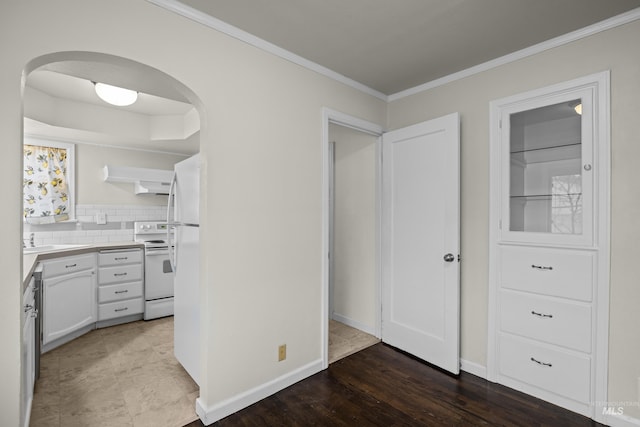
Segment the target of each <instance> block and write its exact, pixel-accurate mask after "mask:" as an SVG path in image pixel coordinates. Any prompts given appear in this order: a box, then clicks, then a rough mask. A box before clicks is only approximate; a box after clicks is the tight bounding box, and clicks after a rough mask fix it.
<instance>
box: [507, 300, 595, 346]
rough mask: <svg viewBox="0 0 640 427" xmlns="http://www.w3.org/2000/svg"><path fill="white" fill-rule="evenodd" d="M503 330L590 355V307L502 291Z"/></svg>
mask: <svg viewBox="0 0 640 427" xmlns="http://www.w3.org/2000/svg"><path fill="white" fill-rule="evenodd" d="M500 329H501V330H503V331H506V332H511V333H513V334H517V335H521V336H524V337H528V338H533V339H536V340H539V341H544V342H547V343H551V344H557V345H560V346H564V347H568V348H571V349H574V350H579V351H583V352H585V353H591V305H590V304H586V303H579V302H571V301H567V300H559V299H555V298H547V297H541V296H536V295H531V294H523V293H521V292H517V291H508V290H502V291H501V292H500Z"/></svg>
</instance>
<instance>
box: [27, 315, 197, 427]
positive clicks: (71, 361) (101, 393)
mask: <svg viewBox="0 0 640 427" xmlns="http://www.w3.org/2000/svg"><path fill="white" fill-rule="evenodd" d="M198 395H199V391H198V386H197V385H196V384H195V383H194V382H193V380H192V379H191V378H190V377H189V375H188V374H187V373H186V371H184V369H183V368H182V366H180V364H179V363H178V361H177V360H176V359H175V357H174V356H173V317H166V318H163V319H156V320H152V321H147V322H145V321H139V322H132V323H127V324H124V325H119V326H113V327H110V328H104V329H98V330H95V331H91V332H89V333H88V334H86V335H83V336H82V337H80V338H78V339H76V340H74V341H72V342H69V343H67V344H65V345H63V346H61V347H58V348H56V349H54V350H52V351H50V352H48V353H46V354H44V355H43V356H42V358H41V370H40V379H39V380H38V382H37V383H36V390H35V395H34V399H33V407H32V411H31V423H30V425H31V426H32V427H39V426H46V427H58V426H60V427H72V426H78V427H85V426H91V427H94V426H118V427H125V426H134V427H138V426H154V427H162V426H166V427H180V426H183V425H185V424H188V423H190V422H191V421H194V420H196V419H197V415H196V413H195V400H196V398H197V397H198Z"/></svg>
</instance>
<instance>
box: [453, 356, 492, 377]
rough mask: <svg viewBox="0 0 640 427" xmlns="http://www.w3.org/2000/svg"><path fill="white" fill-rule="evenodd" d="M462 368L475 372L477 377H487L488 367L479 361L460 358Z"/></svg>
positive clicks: (462, 369) (471, 372)
mask: <svg viewBox="0 0 640 427" xmlns="http://www.w3.org/2000/svg"><path fill="white" fill-rule="evenodd" d="M460 370H461V371H465V372H468V373H470V374H473V375H475V376H476V377H480V378H482V379H485V380H486V379H487V367H486V366H482V365H480V364H478V363H475V362H470V361H468V360H464V359H460Z"/></svg>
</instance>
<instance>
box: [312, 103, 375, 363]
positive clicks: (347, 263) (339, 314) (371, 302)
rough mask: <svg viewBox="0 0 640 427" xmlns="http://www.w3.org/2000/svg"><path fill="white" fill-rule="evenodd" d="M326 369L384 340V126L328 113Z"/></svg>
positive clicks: (326, 134) (326, 164) (325, 242)
mask: <svg viewBox="0 0 640 427" xmlns="http://www.w3.org/2000/svg"><path fill="white" fill-rule="evenodd" d="M324 125H325V134H324V139H323V142H324V147H323V148H324V150H323V151H324V153H325V156H326V162H325V176H326V179H325V186H326V193H325V195H326V197H325V198H324V200H325V201H326V202H325V203H324V204H323V205H324V206H323V207H324V209H323V211H324V213H325V216H324V218H325V233H324V234H325V241H324V244H325V249H326V251H325V252H324V253H326V254H327V258H326V264H325V277H324V280H323V287H324V291H325V292H324V295H325V300H324V303H325V304H324V309H323V315H324V316H325V317H324V319H323V325H324V326H325V337H324V340H323V345H324V347H325V348H324V355H325V367H326V366H328V364H329V363H332V362H334V361H336V360H339V359H340V358H342V357H345V356H348V355H349V354H353V353H354V352H356V351H359V350H362V349H363V348H366V347H368V346H370V345H372V344H375V343H376V342H378V341H380V336H381V333H380V310H381V305H380V304H381V303H380V274H379V270H380V262H379V259H380V238H379V236H380V214H379V213H380V208H379V206H380V185H379V184H380V179H379V176H380V136H381V135H382V128H381V127H379V126H377V125H374V124H372V123H368V122H364V121H362V120H359V119H356V118H354V117H350V116H347V115H344V114H341V113H337V112H334V111H331V110H325V111H324Z"/></svg>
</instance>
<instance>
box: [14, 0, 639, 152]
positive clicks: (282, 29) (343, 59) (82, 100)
mask: <svg viewBox="0 0 640 427" xmlns="http://www.w3.org/2000/svg"><path fill="white" fill-rule="evenodd" d="M148 1H150V2H152V3H156V4H158V5H160V6H163V7H166V8H168V9H169V10H174V11H177V12H178V13H180V8H182V9H183V10H187V11H192V12H195V13H198V14H200V15H203V16H205V17H207V18H209V17H211V18H213V19H212V20H213V21H222V22H223V23H225V24H224V25H225V26H226V25H228V24H230V25H232V26H233V27H236V29H239V30H241V31H239V32H240V33H242V32H243V31H244V32H245V33H248V34H250V35H252V36H255V37H258V38H259V39H261V40H264V41H266V42H269V43H271V44H273V45H276V46H278V47H279V48H282V49H285V50H286V51H288V52H291V53H293V54H295V55H297V56H298V57H301V58H304V59H305V60H308V61H312V62H313V63H316V64H318V65H320V66H322V67H325V68H326V69H329V70H331V71H332V72H334V73H338V74H340V75H342V76H344V77H347V78H349V79H351V80H354V81H355V82H357V83H359V84H360V85H364V86H366V87H367V88H369V89H373V91H375V92H377V93H378V94H381V95H382V97H383V99H384V96H385V95H393V94H397V93H398V92H401V91H403V90H406V89H410V88H413V87H416V86H419V85H421V84H424V83H428V82H431V81H434V80H436V79H438V78H441V77H444V76H448V75H450V74H453V73H456V72H459V71H462V70H465V69H468V68H470V67H473V66H475V65H478V64H482V63H485V62H487V61H490V60H493V59H496V58H499V57H501V56H504V55H507V54H509V53H513V52H515V51H518V50H521V49H524V48H527V47H529V46H532V45H535V44H537V43H541V42H544V41H547V40H550V39H552V38H554V37H558V36H562V35H564V34H567V33H570V32H572V31H575V30H578V29H581V28H584V27H587V26H589V25H592V24H595V23H598V22H601V21H603V20H606V19H607V18H610V17H613V16H616V15H619V14H621V13H624V12H627V11H629V10H632V9H635V8H640V0H393V1H391V0H322V1H319V0H268V1H265V0H262V1H258V0H148ZM172 6H179V7H172ZM188 15H189V14H186V15H185V16H188ZM214 28H215V26H214ZM245 33H242V34H245ZM239 38H240V39H243V38H242V37H239ZM147 68H148V67H145V66H143V65H142V64H137V63H132V62H131V61H128V62H118V61H117V60H110V61H102V60H92V59H91V58H87V60H73V61H71V60H69V61H62V62H57V63H52V64H48V65H46V66H44V67H42V68H40V69H38V70H36V71H34V72H33V73H31V74H30V75H29V77H28V78H27V81H26V85H27V87H30V88H32V89H33V90H36V91H37V92H38V93H42V94H46V95H47V96H49V97H51V99H66V100H71V101H74V102H77V103H79V105H82V104H84V105H93V106H98V107H100V108H110V107H109V106H108V105H106V104H105V103H104V102H102V101H101V100H99V99H98V98H97V97H96V95H95V93H94V91H93V85H92V84H91V81H100V82H104V83H109V84H112V85H116V86H121V87H125V88H128V89H133V90H137V91H139V92H140V94H141V95H140V98H139V101H138V102H136V104H134V105H132V106H130V107H124V108H121V107H118V109H119V111H120V112H128V113H130V114H131V115H136V117H137V118H143V119H144V117H143V116H146V117H148V118H147V119H144V120H147V121H149V120H153V118H152V117H154V116H156V117H157V116H171V115H174V116H185V117H188V115H189V114H190V113H189V111H193V106H192V105H190V104H189V102H188V100H187V99H186V98H185V96H184V94H182V93H180V91H179V90H178V89H176V87H175V85H172V84H167V81H166V76H164V77H163V76H160V75H154V74H153V73H150V72H149V70H148V69H147ZM29 102H30V101H29V100H28V99H27V98H25V105H29ZM28 119H29V120H25V131H26V132H31V133H33V134H35V135H44V134H46V135H49V136H53V137H58V138H63V139H69V138H70V139H73V138H74V136H75V137H76V139H78V140H83V141H87V142H92V143H99V144H113V145H121V146H127V147H132V148H140V149H154V150H163V151H171V152H179V153H184V154H190V153H193V152H196V151H198V137H197V135H195V136H189V137H181V138H178V139H175V138H176V137H175V135H172V136H167V137H164V138H156V139H157V140H156V141H149V140H144V138H135V137H125V136H124V135H121V134H120V135H116V134H110V133H109V132H105V131H100V132H90V131H88V130H87V129H84V132H83V131H81V130H80V129H77V128H69V127H66V128H63V127H58V126H55V124H53V123H47V122H46V121H45V122H42V121H38V120H37V119H36V120H31V119H30V118H28ZM161 120H162V119H161ZM114 123H115V122H114ZM185 135H187V134H185ZM188 135H191V133H189V134H188Z"/></svg>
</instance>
